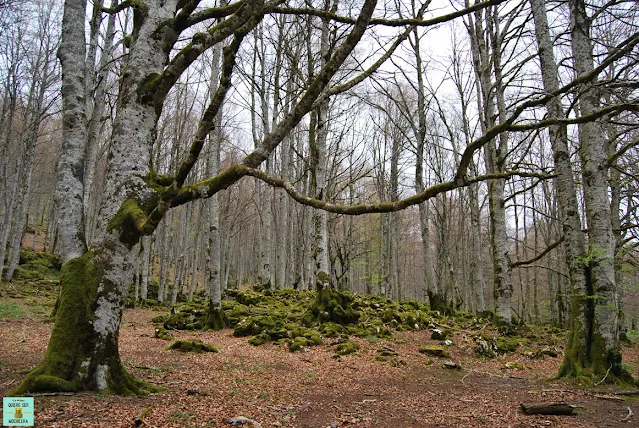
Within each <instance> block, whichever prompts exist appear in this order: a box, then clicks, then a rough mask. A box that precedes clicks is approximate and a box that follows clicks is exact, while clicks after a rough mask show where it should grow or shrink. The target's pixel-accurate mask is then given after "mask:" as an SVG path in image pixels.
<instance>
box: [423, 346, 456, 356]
mask: <svg viewBox="0 0 639 428" xmlns="http://www.w3.org/2000/svg"><path fill="white" fill-rule="evenodd" d="M419 352H420V353H422V354H426V355H432V356H433V357H442V358H450V352H448V350H447V349H446V348H444V347H442V346H426V345H420V346H419Z"/></svg>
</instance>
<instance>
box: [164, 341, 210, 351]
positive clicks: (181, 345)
mask: <svg viewBox="0 0 639 428" xmlns="http://www.w3.org/2000/svg"><path fill="white" fill-rule="evenodd" d="M166 349H175V350H176V351H180V352H194V353H196V354H199V353H202V352H220V350H219V349H218V348H217V346H215V345H211V344H209V343H204V342H202V341H201V340H176V341H175V342H173V343H172V344H171V345H170V346H169V347H168V348H166Z"/></svg>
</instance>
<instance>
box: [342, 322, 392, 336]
mask: <svg viewBox="0 0 639 428" xmlns="http://www.w3.org/2000/svg"><path fill="white" fill-rule="evenodd" d="M347 332H348V333H349V334H351V335H353V336H356V337H377V338H381V339H391V338H392V337H393V332H392V330H391V329H389V328H388V327H386V326H385V325H384V324H381V322H380V324H362V323H359V324H356V325H354V326H349V327H348V329H347Z"/></svg>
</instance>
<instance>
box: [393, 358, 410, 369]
mask: <svg viewBox="0 0 639 428" xmlns="http://www.w3.org/2000/svg"><path fill="white" fill-rule="evenodd" d="M390 365H391V367H403V366H406V365H408V363H407V362H406V361H405V360H402V359H400V358H391V360H390Z"/></svg>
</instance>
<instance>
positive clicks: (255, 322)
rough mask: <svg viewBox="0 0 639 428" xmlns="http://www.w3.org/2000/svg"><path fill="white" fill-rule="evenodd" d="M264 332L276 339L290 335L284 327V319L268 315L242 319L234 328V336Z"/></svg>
mask: <svg viewBox="0 0 639 428" xmlns="http://www.w3.org/2000/svg"><path fill="white" fill-rule="evenodd" d="M262 332H265V333H267V334H268V335H269V336H271V337H272V338H273V339H274V340H277V339H281V338H283V337H288V332H287V331H286V329H285V328H284V321H282V320H281V319H279V318H276V317H273V316H268V315H262V316H254V317H248V318H244V319H242V320H241V321H240V322H238V323H237V324H236V325H235V328H234V329H233V336H235V337H244V336H255V335H258V334H260V333H262Z"/></svg>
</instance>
